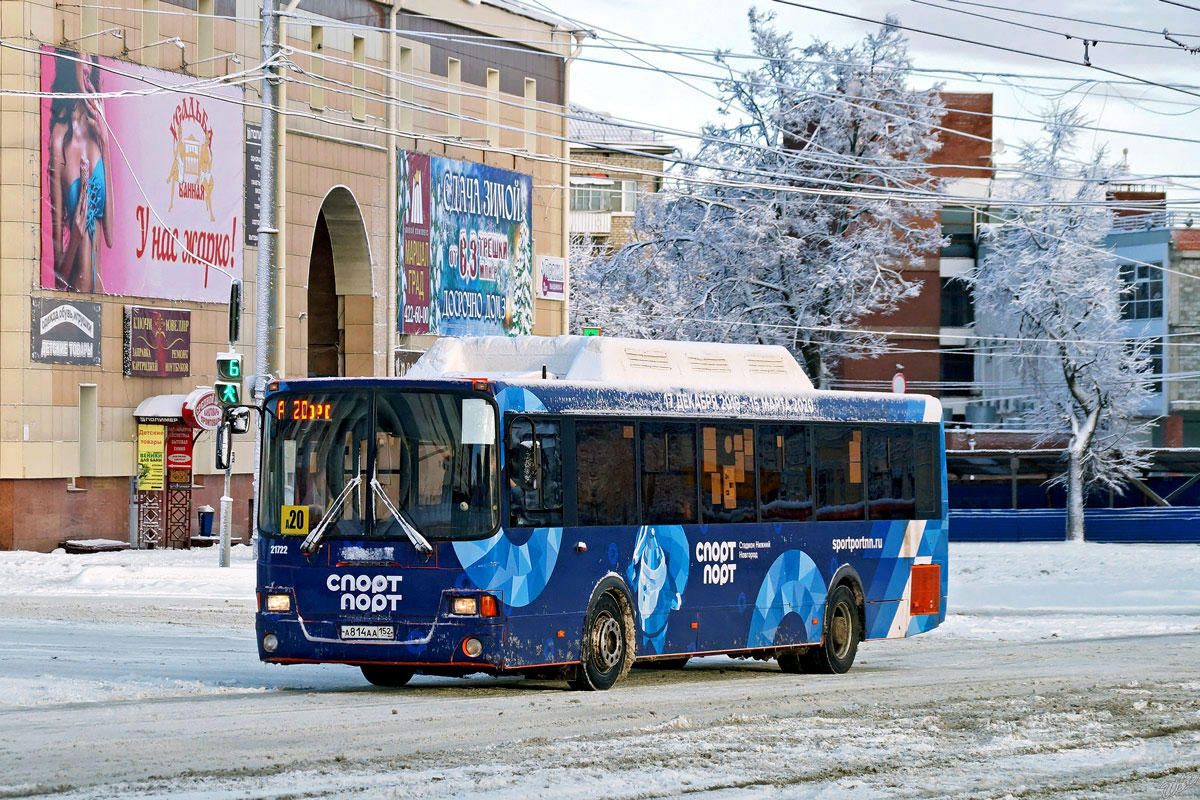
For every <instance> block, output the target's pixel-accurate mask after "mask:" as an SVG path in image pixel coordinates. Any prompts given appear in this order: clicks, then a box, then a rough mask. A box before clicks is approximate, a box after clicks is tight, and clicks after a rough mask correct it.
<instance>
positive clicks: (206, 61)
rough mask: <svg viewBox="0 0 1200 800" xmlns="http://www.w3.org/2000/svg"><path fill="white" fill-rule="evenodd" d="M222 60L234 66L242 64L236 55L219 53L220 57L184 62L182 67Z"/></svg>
mask: <svg viewBox="0 0 1200 800" xmlns="http://www.w3.org/2000/svg"><path fill="white" fill-rule="evenodd" d="M223 58H227V59H229V60H230V61H231V62H233V63H234V64H241V63H242V60H241V59H240V58H238V55H237V53H221V54H220V55H216V56H209V57H208V58H202V59H200V60H199V61H186V62H184V64H183V66H185V67H194V66H196V65H197V64H207V63H208V62H209V61H220V60H221V59H223Z"/></svg>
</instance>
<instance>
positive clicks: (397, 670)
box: [359, 664, 414, 688]
mask: <svg viewBox="0 0 1200 800" xmlns="http://www.w3.org/2000/svg"><path fill="white" fill-rule="evenodd" d="M359 669H361V670H362V674H363V677H364V678H366V679H367V682H368V683H371V684H374V685H375V686H389V687H391V688H397V687H399V686H403V685H405V684H406V683H408V682H409V681H410V680H412V676H413V674H414V673H413V671H412V670H411V669H405V668H404V667H391V666H387V665H386V664H363V665H362V666H361V667H359Z"/></svg>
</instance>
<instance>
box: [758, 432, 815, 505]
mask: <svg viewBox="0 0 1200 800" xmlns="http://www.w3.org/2000/svg"><path fill="white" fill-rule="evenodd" d="M810 454H811V449H810V446H809V429H808V428H807V427H805V426H803V425H760V426H759V427H758V501H759V513H760V514H761V515H762V519H764V520H768V519H770V520H789V521H793V522H798V521H803V520H806V519H809V518H810V517H812V513H813V476H812V468H811V466H810V464H811V463H812V462H811V460H810Z"/></svg>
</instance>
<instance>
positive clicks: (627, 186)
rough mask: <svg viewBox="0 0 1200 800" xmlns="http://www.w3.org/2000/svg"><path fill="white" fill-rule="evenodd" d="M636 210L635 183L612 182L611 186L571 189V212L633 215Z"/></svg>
mask: <svg viewBox="0 0 1200 800" xmlns="http://www.w3.org/2000/svg"><path fill="white" fill-rule="evenodd" d="M636 208H637V181H626V180H622V181H613V183H612V185H611V186H575V187H572V189H571V210H572V211H609V212H616V213H618V214H619V213H621V212H627V213H633V211H634V210H636Z"/></svg>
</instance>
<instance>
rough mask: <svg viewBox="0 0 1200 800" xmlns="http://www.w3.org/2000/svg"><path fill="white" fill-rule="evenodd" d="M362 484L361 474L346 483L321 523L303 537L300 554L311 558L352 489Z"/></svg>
mask: <svg viewBox="0 0 1200 800" xmlns="http://www.w3.org/2000/svg"><path fill="white" fill-rule="evenodd" d="M360 483H362V474H361V473H360V474H358V475H355V476H354V477H353V478H351V479H350V480H348V481H346V485H345V486H344V487H343V488H342V491H341V492H340V493H339V494H338V496H337V497H336V498H335V499H334V501H333V504H332V505H331V506H330V507H329V510H328V511H326V512H325V516H323V517H321V521H320V522H318V523H317V527H315V528H313V529H312V533H310V534H308V536H307V537H305V539H304V542H303V543H302V544H301V545H300V552H301V553H303V554H304V555H306V556H311V555H312V554H313V552H314V551H315V550H316V549H317V545H319V544H320V543H321V539H323V538H324V537H325V532H326V531H327V530H329V527H330V526H331V525H333V521H334V520H336V519H337V518H338V516H340V513H341V510H342V505H343V504H344V503H345V502H346V498H347V497H349V496H350V493H351V492H352V491H354V487H356V486H358V485H359V484H360Z"/></svg>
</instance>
